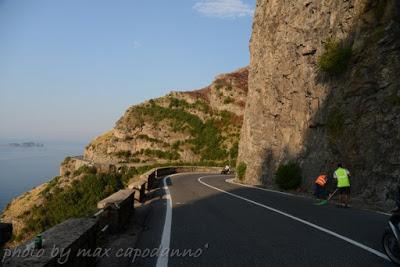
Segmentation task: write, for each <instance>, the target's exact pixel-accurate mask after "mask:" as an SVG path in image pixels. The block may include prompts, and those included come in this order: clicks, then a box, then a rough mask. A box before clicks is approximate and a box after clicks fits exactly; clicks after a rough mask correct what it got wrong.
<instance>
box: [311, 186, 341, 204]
mask: <svg viewBox="0 0 400 267" xmlns="http://www.w3.org/2000/svg"><path fill="white" fill-rule="evenodd" d="M337 191H338V189H337V188H336V190H335V191H333V193H332V194H330V195H329V197H328V198H327V199H324V200H322V201H321V202H319V203H317V204H315V205H318V206H320V205H326V204H328V202H329V200H331V198H332V197H333V196H334V195H335V194H336V192H337Z"/></svg>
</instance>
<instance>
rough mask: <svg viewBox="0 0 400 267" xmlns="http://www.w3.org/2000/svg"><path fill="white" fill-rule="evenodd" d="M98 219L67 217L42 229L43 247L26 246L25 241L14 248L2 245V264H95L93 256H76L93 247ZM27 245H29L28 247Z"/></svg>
mask: <svg viewBox="0 0 400 267" xmlns="http://www.w3.org/2000/svg"><path fill="white" fill-rule="evenodd" d="M97 232H98V220H97V219H93V218H80V219H69V220H67V221H65V222H63V223H61V224H58V225H56V226H54V227H53V228H51V229H49V230H47V231H45V232H44V233H42V238H43V248H42V249H33V248H29V243H31V242H32V241H30V242H27V243H25V244H23V245H21V246H19V247H17V248H15V249H13V250H9V249H5V250H4V256H3V258H4V259H5V260H4V262H3V264H4V266H30V267H31V266H33V267H35V266H59V265H61V264H65V266H77V267H78V266H95V265H96V262H95V260H96V259H95V258H93V257H82V256H79V252H81V253H82V252H83V250H86V251H88V250H89V249H91V251H94V249H95V248H96V240H97V239H96V235H97ZM27 246H28V247H27Z"/></svg>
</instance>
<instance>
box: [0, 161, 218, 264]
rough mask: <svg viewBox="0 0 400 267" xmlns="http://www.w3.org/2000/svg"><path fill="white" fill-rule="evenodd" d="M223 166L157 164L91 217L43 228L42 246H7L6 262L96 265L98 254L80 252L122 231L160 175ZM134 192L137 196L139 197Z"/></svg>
mask: <svg viewBox="0 0 400 267" xmlns="http://www.w3.org/2000/svg"><path fill="white" fill-rule="evenodd" d="M220 170H221V168H220V167H197V166H176V167H162V168H154V169H152V170H150V171H148V172H146V173H144V174H142V175H140V176H139V177H136V178H134V179H131V181H130V182H129V185H128V188H126V189H123V190H120V191H118V192H116V193H114V194H112V195H110V196H109V197H107V198H105V199H103V200H101V201H100V202H98V204H97V208H98V211H97V212H96V213H95V214H94V215H93V216H92V218H78V219H69V220H67V221H65V222H63V223H61V224H58V225H56V226H54V227H52V228H51V229H49V230H47V231H45V232H43V233H42V238H43V249H39V250H38V249H34V248H33V243H32V242H33V241H30V242H26V243H24V244H23V245H21V246H19V247H17V248H15V249H13V250H9V249H6V250H4V259H5V260H4V262H3V264H4V266H32V267H38V266H59V265H63V264H67V266H77V267H78V266H79V267H80V266H95V260H96V259H95V257H87V256H86V257H83V256H82V255H81V256H79V252H82V250H85V249H86V251H87V250H88V249H91V250H92V252H93V251H94V250H95V249H96V245H97V243H98V240H99V239H101V238H102V237H103V236H104V235H106V234H108V233H117V232H118V231H121V230H122V229H123V228H124V226H126V225H127V222H128V220H129V218H130V216H131V215H132V214H134V210H135V209H134V205H135V200H136V202H140V203H143V202H145V200H146V194H147V193H148V192H149V191H151V190H152V189H154V188H156V187H157V186H158V182H159V180H160V179H158V178H160V177H165V176H167V175H170V174H175V173H184V172H215V173H218V172H219V171H220ZM136 193H137V194H136ZM135 195H136V196H138V198H137V199H135ZM8 227H9V226H8ZM56 252H58V254H57V253H56ZM23 253H26V254H23ZM10 254H11V255H10ZM2 259H3V257H2ZM0 266H1V262H0Z"/></svg>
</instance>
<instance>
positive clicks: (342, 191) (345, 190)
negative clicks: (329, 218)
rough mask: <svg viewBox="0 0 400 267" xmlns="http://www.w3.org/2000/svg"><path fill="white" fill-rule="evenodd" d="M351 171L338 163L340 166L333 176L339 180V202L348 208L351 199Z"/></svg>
mask: <svg viewBox="0 0 400 267" xmlns="http://www.w3.org/2000/svg"><path fill="white" fill-rule="evenodd" d="M349 177H350V172H349V171H348V170H346V169H345V168H343V166H342V164H340V163H339V164H338V168H337V170H336V171H335V173H334V174H333V178H334V179H336V180H337V188H338V191H339V202H340V204H341V205H342V206H343V207H345V208H347V207H348V205H349V201H350V178H349Z"/></svg>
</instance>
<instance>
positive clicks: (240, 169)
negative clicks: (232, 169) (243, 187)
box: [236, 162, 247, 180]
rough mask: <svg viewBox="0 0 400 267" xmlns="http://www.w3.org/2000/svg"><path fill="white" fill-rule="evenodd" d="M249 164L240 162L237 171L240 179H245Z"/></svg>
mask: <svg viewBox="0 0 400 267" xmlns="http://www.w3.org/2000/svg"><path fill="white" fill-rule="evenodd" d="M246 170H247V165H246V163H244V162H240V163H239V164H238V166H237V167H236V173H237V176H238V178H239V179H240V180H243V179H244V177H245V176H246Z"/></svg>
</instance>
